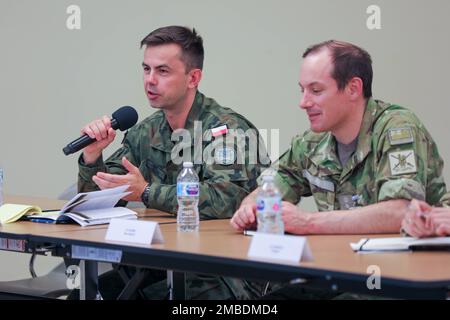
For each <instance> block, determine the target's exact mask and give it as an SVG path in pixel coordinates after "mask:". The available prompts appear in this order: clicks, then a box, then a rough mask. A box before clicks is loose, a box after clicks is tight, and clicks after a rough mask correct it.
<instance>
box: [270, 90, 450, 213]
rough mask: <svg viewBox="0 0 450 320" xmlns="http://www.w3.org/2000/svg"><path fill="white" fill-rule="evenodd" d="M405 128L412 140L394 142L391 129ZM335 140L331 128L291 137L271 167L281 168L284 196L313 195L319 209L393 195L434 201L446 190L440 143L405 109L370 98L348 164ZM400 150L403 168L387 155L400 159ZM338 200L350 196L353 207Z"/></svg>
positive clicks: (297, 198) (279, 177)
mask: <svg viewBox="0 0 450 320" xmlns="http://www.w3.org/2000/svg"><path fill="white" fill-rule="evenodd" d="M404 128H406V129H405V130H407V132H410V137H409V139H403V141H399V140H395V143H392V144H391V141H390V139H389V138H390V137H391V135H390V132H392V131H393V130H394V131H395V130H398V129H402V130H403V129H404ZM390 130H391V131H390ZM411 136H412V137H411ZM336 144H337V143H336V140H335V138H334V137H333V135H332V134H331V133H330V132H324V133H314V132H312V131H310V130H309V131H306V132H305V133H304V134H302V135H299V136H296V137H295V138H294V139H293V141H292V143H291V147H290V148H289V149H288V150H287V151H286V152H285V153H284V154H283V155H281V157H280V158H279V159H278V160H277V161H276V162H275V163H274V164H273V165H272V166H273V168H274V169H276V170H278V171H277V175H276V181H277V184H278V186H279V188H280V190H281V192H282V195H283V199H284V200H286V201H290V202H292V203H298V202H299V201H300V199H301V197H307V196H311V195H312V196H313V197H314V200H315V202H316V204H317V207H318V210H319V211H329V210H340V209H349V208H354V207H359V206H366V205H370V204H374V203H377V202H379V201H384V200H389V199H408V200H409V199H413V198H416V199H420V200H425V201H427V202H428V203H430V204H432V205H434V204H437V203H438V202H439V199H440V198H441V197H442V195H443V194H444V193H445V192H446V186H445V182H444V179H443V176H442V168H443V161H442V159H441V157H440V155H439V152H438V149H437V146H436V144H435V142H434V141H433V139H432V137H431V136H430V134H429V133H428V131H427V130H426V128H425V127H424V125H423V124H422V123H421V122H420V120H419V119H418V118H417V117H416V116H415V115H414V114H413V113H412V112H411V111H409V110H408V109H406V108H403V107H400V106H397V105H391V104H387V103H384V102H382V101H378V100H374V99H369V101H368V103H367V106H366V110H365V113H364V117H363V121H362V125H361V129H360V133H359V136H358V143H357V147H356V151H355V152H354V154H353V155H352V156H351V157H350V159H349V160H348V162H347V163H346V164H345V166H344V167H342V165H341V163H340V161H339V158H338V155H337V152H336V149H337V146H336ZM398 152H403V153H402V154H403V155H404V156H403V159H402V160H403V162H402V163H401V166H400V167H399V165H400V163H399V162H400V160H399V161H398V163H396V162H395V161H393V158H391V159H390V158H389V157H390V154H391V156H395V157H399V156H398ZM404 158H406V160H405V159H404ZM413 161H415V168H416V170H413V171H414V172H405V173H403V174H398V172H396V171H395V169H396V168H398V167H399V168H407V169H408V168H409V169H411V168H413V167H414V162H413ZM392 167H394V171H393V169H392ZM406 171H407V170H406ZM410 171H411V170H410ZM340 199H347V200H348V201H347V204H348V202H350V205H349V206H348V207H347V206H344V205H343V204H345V202H340ZM343 206H344V207H343Z"/></svg>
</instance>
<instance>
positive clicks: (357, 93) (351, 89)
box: [346, 77, 363, 100]
mask: <svg viewBox="0 0 450 320" xmlns="http://www.w3.org/2000/svg"><path fill="white" fill-rule="evenodd" d="M346 91H347V94H348V95H349V97H350V99H351V100H356V99H359V98H360V97H361V96H363V82H362V80H361V78H359V77H353V78H351V79H350V81H349V82H348V83H347V86H346Z"/></svg>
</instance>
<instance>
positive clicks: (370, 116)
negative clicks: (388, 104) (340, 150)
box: [341, 98, 383, 179]
mask: <svg viewBox="0 0 450 320" xmlns="http://www.w3.org/2000/svg"><path fill="white" fill-rule="evenodd" d="M382 111H383V108H381V107H380V106H379V104H378V103H377V102H376V101H375V100H374V99H372V98H370V99H369V100H368V101H367V105H366V109H365V111H364V115H363V119H362V123H361V129H360V130H359V134H358V145H357V146H356V150H355V153H354V154H353V156H352V157H351V158H350V159H349V160H348V161H347V163H346V165H345V166H344V168H343V171H342V174H341V179H344V177H345V176H347V175H348V174H349V173H350V172H351V171H352V170H353V169H354V168H355V167H356V166H357V165H358V164H359V163H361V162H362V161H363V160H364V159H365V158H366V157H367V155H368V154H369V152H370V151H371V150H372V133H373V124H374V123H375V121H376V119H377V117H378V116H379V115H380V113H381V112H382Z"/></svg>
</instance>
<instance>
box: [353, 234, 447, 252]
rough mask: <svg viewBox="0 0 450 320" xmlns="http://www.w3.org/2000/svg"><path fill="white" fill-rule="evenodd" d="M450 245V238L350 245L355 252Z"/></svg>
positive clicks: (397, 239)
mask: <svg viewBox="0 0 450 320" xmlns="http://www.w3.org/2000/svg"><path fill="white" fill-rule="evenodd" d="M445 244H448V245H450V238H449V237H436V238H427V239H417V238H412V237H393V238H373V239H367V238H365V239H361V240H360V241H359V242H357V243H350V247H351V248H352V250H353V251H407V250H409V248H410V246H418V245H428V246H433V245H445Z"/></svg>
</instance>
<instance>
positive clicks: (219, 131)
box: [211, 124, 228, 137]
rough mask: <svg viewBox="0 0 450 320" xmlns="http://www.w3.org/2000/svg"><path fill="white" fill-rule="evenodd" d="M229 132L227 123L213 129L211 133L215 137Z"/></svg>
mask: <svg viewBox="0 0 450 320" xmlns="http://www.w3.org/2000/svg"><path fill="white" fill-rule="evenodd" d="M227 132H228V127H227V125H226V124H224V125H223V126H220V127H217V128H212V129H211V133H212V136H213V137H217V136H221V135H223V134H226V133H227Z"/></svg>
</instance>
